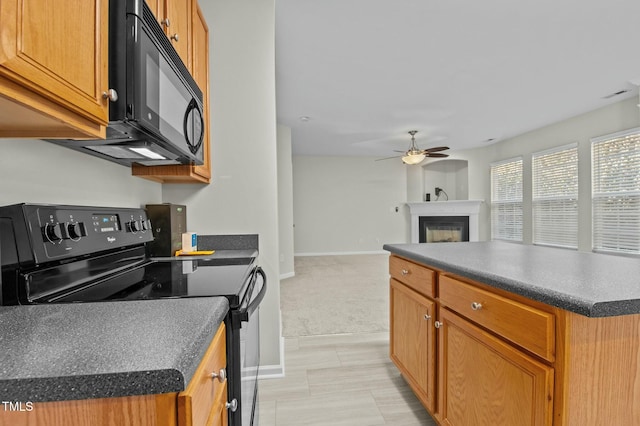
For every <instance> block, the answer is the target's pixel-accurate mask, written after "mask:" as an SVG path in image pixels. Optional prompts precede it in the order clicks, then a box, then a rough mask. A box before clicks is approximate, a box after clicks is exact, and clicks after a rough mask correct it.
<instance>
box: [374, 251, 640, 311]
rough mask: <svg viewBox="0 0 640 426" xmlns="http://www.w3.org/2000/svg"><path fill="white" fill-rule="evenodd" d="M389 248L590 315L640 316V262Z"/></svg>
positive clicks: (588, 256)
mask: <svg viewBox="0 0 640 426" xmlns="http://www.w3.org/2000/svg"><path fill="white" fill-rule="evenodd" d="M383 248H384V249H385V250H387V251H390V252H391V253H395V254H397V255H400V256H403V257H406V258H408V259H412V260H415V261H416V262H419V263H422V264H425V265H430V266H432V267H435V268H438V269H442V270H444V271H447V272H452V273H454V274H457V275H459V276H462V277H467V278H471V279H474V280H477V281H479V282H482V283H485V284H488V285H491V286H494V287H497V288H501V289H503V290H507V291H510V292H512V293H515V294H519V295H522V296H525V297H528V298H530V299H533V300H537V301H540V302H543V303H546V304H548V305H551V306H556V307H559V308H562V309H565V310H567V311H571V312H575V313H578V314H581V315H584V316H588V317H608V316H617V315H628V314H638V313H640V259H638V258H632V257H623V256H613V255H606V254H596V253H585V252H577V251H573V250H566V249H558V248H550V247H540V246H533V245H524V244H514V243H508V242H500V241H491V242H468V243H446V244H444V243H443V244H385V245H384V247H383Z"/></svg>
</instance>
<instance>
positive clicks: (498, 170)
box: [491, 158, 522, 241]
mask: <svg viewBox="0 0 640 426" xmlns="http://www.w3.org/2000/svg"><path fill="white" fill-rule="evenodd" d="M491 238H492V239H494V240H510V241H522V158H515V159H511V160H506V161H502V162H499V163H494V164H492V165H491Z"/></svg>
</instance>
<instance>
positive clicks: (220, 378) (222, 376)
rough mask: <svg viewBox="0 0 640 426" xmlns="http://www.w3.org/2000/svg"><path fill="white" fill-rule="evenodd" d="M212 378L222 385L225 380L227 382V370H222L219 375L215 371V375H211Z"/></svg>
mask: <svg viewBox="0 0 640 426" xmlns="http://www.w3.org/2000/svg"><path fill="white" fill-rule="evenodd" d="M211 378H212V379H218V381H219V382H220V383H222V382H224V381H225V380H227V370H225V369H224V368H221V369H220V372H219V373H216V372H215V371H214V372H213V373H211Z"/></svg>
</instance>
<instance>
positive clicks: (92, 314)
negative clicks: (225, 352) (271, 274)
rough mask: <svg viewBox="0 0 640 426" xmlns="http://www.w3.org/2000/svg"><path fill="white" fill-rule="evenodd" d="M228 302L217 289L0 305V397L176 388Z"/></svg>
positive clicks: (52, 398)
mask: <svg viewBox="0 0 640 426" xmlns="http://www.w3.org/2000/svg"><path fill="white" fill-rule="evenodd" d="M228 309H229V304H228V302H227V299H226V298H224V297H198V298H184V299H159V300H143V301H125V302H98V303H74V304H52V305H30V306H5V307H0V348H1V349H0V400H2V401H32V402H42V401H58V400H73V399H89V398H105V397H116V396H129V395H144V394H156V393H167V392H179V391H182V390H184V389H185V387H186V385H187V384H188V383H189V381H190V380H191V378H192V376H193V374H194V372H195V370H196V368H197V366H198V364H199V363H200V361H201V359H202V356H203V355H204V353H205V350H206V349H207V347H208V346H209V344H210V343H211V340H212V339H213V336H214V335H215V333H216V331H217V330H218V327H219V326H220V324H221V323H222V321H223V318H224V317H225V315H226V313H227V311H228Z"/></svg>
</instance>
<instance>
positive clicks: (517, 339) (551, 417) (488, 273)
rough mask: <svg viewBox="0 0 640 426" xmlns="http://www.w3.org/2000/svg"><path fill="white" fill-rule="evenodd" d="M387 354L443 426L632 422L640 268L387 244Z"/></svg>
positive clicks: (548, 251)
mask: <svg viewBox="0 0 640 426" xmlns="http://www.w3.org/2000/svg"><path fill="white" fill-rule="evenodd" d="M384 248H385V249H386V250H388V251H390V252H391V256H390V260H389V270H390V275H391V280H390V291H391V292H390V302H391V307H390V308H391V309H390V311H391V341H390V351H391V354H390V355H391V358H392V360H393V361H394V363H395V364H396V365H397V366H398V368H399V370H400V371H401V373H402V374H403V376H404V377H405V378H406V379H407V382H408V383H409V384H410V385H411V387H412V389H413V390H414V392H415V393H416V395H417V396H418V398H419V399H420V400H421V402H422V403H423V405H424V406H425V407H426V408H427V410H428V411H429V412H430V413H431V414H432V415H433V417H434V418H435V419H436V420H437V421H438V422H440V423H441V424H443V425H445V424H446V425H452V426H467V425H469V426H470V425H473V426H481V425H487V426H488V425H492V426H493V425H505V426H511V425H515V424H522V425H555V426H566V425H594V426H596V425H602V424H616V425H635V424H640V285H639V284H638V282H639V278H638V277H640V261H639V260H638V259H636V258H628V257H619V256H610V255H602V254H593V253H580V252H576V251H571V250H564V249H553V248H545V247H538V246H529V245H521V244H513V243H505V242H471V243H448V244H387V245H385V246H384Z"/></svg>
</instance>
